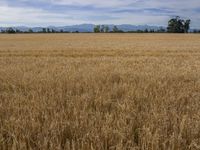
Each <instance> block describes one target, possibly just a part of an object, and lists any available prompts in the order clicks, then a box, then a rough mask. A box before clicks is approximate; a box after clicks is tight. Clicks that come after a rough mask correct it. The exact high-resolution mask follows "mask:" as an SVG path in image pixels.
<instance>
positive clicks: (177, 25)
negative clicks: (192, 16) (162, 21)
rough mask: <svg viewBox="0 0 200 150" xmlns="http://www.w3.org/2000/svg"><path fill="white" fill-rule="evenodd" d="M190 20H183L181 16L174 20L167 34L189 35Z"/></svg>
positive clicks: (170, 21) (169, 23) (169, 25)
mask: <svg viewBox="0 0 200 150" xmlns="http://www.w3.org/2000/svg"><path fill="white" fill-rule="evenodd" d="M189 28H190V20H186V21H185V20H182V19H181V18H180V17H179V16H177V17H175V18H172V19H170V20H169V22H168V27H167V32H169V33H188V30H189Z"/></svg>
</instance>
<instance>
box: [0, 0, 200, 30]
mask: <svg viewBox="0 0 200 150" xmlns="http://www.w3.org/2000/svg"><path fill="white" fill-rule="evenodd" d="M0 14H1V16H0V26H1V25H7V26H9V25H29V26H38V25H42V26H48V25H69V24H81V23H95V24H104V23H108V24H137V25H139V24H150V25H167V21H168V19H169V18H170V17H172V16H176V15H179V16H181V17H183V18H191V19H192V26H193V27H195V28H200V17H199V16H200V3H199V0H190V1H188V0H176V1H175V0H109V1H106V0H84V1H83V0H34V1H31V0H1V1H0Z"/></svg>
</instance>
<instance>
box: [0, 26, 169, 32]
mask: <svg viewBox="0 0 200 150" xmlns="http://www.w3.org/2000/svg"><path fill="white" fill-rule="evenodd" d="M105 26H109V29H110V30H112V28H113V27H114V26H115V25H114V24H109V25H105ZM116 26H117V28H118V29H120V30H123V31H126V32H127V31H137V30H145V29H148V30H152V29H153V30H159V29H160V28H164V29H166V28H165V27H162V26H149V25H138V26H136V25H130V24H122V25H116ZM94 27H95V25H94V24H80V25H71V26H62V27H56V26H48V27H32V28H31V27H26V26H17V27H12V28H13V29H14V30H17V29H18V30H20V31H23V32H25V31H28V30H29V29H32V30H33V31H34V32H39V31H42V29H43V28H49V29H50V30H52V29H53V30H55V31H60V30H63V31H65V32H67V31H68V32H75V31H78V32H93V29H94ZM2 30H6V27H0V31H2Z"/></svg>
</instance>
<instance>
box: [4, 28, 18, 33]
mask: <svg viewBox="0 0 200 150" xmlns="http://www.w3.org/2000/svg"><path fill="white" fill-rule="evenodd" d="M6 33H16V31H15V30H14V29H13V28H7V29H6Z"/></svg>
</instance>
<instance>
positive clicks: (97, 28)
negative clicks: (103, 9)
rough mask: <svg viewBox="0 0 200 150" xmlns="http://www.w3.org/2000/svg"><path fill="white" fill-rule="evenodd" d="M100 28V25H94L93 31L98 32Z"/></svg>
mask: <svg viewBox="0 0 200 150" xmlns="http://www.w3.org/2000/svg"><path fill="white" fill-rule="evenodd" d="M100 28H101V27H100V25H97V26H95V27H94V32H95V33H99V32H100Z"/></svg>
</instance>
